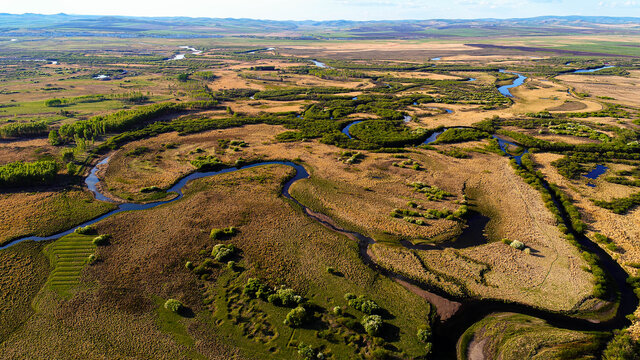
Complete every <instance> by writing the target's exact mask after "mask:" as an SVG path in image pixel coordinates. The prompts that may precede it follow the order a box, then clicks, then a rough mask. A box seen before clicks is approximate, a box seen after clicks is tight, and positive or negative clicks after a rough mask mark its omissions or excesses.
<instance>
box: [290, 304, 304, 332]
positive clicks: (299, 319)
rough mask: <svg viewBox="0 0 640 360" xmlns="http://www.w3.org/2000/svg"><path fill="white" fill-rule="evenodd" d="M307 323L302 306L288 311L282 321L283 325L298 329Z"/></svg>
mask: <svg viewBox="0 0 640 360" xmlns="http://www.w3.org/2000/svg"><path fill="white" fill-rule="evenodd" d="M306 321H307V309H305V308H304V307H302V306H298V307H297V308H295V309H293V310H291V311H289V313H288V314H287V317H286V318H285V319H284V324H285V325H289V326H291V327H300V326H302V325H303V324H304V323H305V322H306Z"/></svg>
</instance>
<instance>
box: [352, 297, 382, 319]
mask: <svg viewBox="0 0 640 360" xmlns="http://www.w3.org/2000/svg"><path fill="white" fill-rule="evenodd" d="M348 304H349V306H351V307H352V308H354V309H356V310H358V311H361V312H363V313H365V314H367V315H371V314H375V313H378V312H380V311H381V310H382V308H381V307H380V306H378V304H376V303H375V302H374V301H373V300H369V299H367V298H366V297H365V296H364V295H361V296H358V297H357V298H355V299H354V298H352V299H350V300H349V302H348Z"/></svg>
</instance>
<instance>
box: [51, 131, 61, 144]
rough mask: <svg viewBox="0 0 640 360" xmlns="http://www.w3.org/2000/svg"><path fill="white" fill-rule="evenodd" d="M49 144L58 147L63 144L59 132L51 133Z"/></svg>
mask: <svg viewBox="0 0 640 360" xmlns="http://www.w3.org/2000/svg"><path fill="white" fill-rule="evenodd" d="M49 144H51V145H53V146H58V145H60V144H62V140H61V139H60V134H58V130H51V131H49Z"/></svg>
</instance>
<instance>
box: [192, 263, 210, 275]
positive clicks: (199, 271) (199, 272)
mask: <svg viewBox="0 0 640 360" xmlns="http://www.w3.org/2000/svg"><path fill="white" fill-rule="evenodd" d="M208 272H209V270H208V269H207V268H206V267H205V266H204V265H198V266H196V267H195V268H193V273H194V274H196V275H204V274H206V273H208Z"/></svg>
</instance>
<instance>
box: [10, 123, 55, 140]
mask: <svg viewBox="0 0 640 360" xmlns="http://www.w3.org/2000/svg"><path fill="white" fill-rule="evenodd" d="M47 131H49V126H48V125H47V122H46V121H38V122H28V123H10V124H6V125H3V126H1V127H0V137H3V138H8V137H35V136H42V135H46V134H47Z"/></svg>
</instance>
